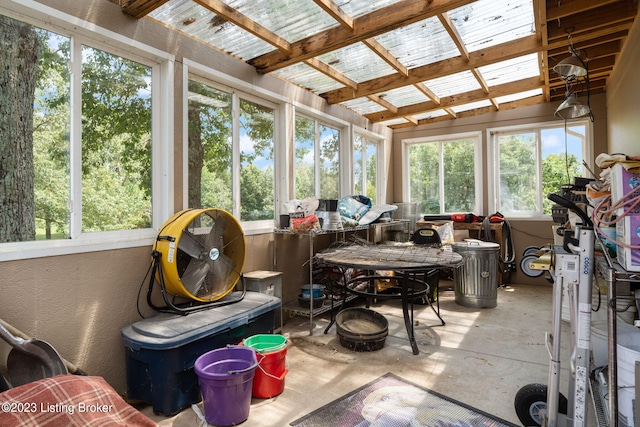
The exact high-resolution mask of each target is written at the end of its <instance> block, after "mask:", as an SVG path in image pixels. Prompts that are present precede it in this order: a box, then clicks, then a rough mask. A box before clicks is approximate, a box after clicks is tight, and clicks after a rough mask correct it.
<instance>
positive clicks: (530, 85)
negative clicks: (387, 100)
mask: <svg viewBox="0 0 640 427" xmlns="http://www.w3.org/2000/svg"><path fill="white" fill-rule="evenodd" d="M541 85H542V84H541V82H540V79H539V78H538V77H530V78H528V79H523V80H518V81H516V82H512V83H505V84H503V85H498V86H494V87H492V88H491V93H492V96H494V97H499V96H505V95H510V94H512V93H518V92H523V91H525V90H531V89H535V88H537V87H541ZM489 98H490V97H489V95H487V94H486V93H485V92H484V91H483V90H482V89H478V90H474V91H470V92H466V93H461V94H458V95H453V96H448V97H447V98H445V99H442V100H441V103H440V104H436V103H435V102H433V101H426V102H421V103H418V104H413V105H409V106H406V107H400V108H398V112H397V113H392V112H390V111H379V112H376V113H371V114H367V115H366V117H367V118H368V119H369V120H371V121H372V122H382V121H386V120H391V119H396V118H399V117H404V116H407V115H415V114H421V113H428V112H431V111H435V110H439V109H441V108H444V109H446V108H451V107H455V106H459V105H464V104H468V103H469V102H473V101H480V100H486V99H489Z"/></svg>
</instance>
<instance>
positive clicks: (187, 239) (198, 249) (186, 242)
mask: <svg viewBox="0 0 640 427" xmlns="http://www.w3.org/2000/svg"><path fill="white" fill-rule="evenodd" d="M178 249H180V250H181V251H183V252H185V253H186V254H188V255H189V256H190V257H191V258H195V259H202V254H203V253H206V252H207V249H206V248H205V247H204V246H203V245H202V243H200V242H199V241H198V239H197V238H196V236H194V235H193V234H192V233H191V232H190V231H189V230H182V237H181V238H180V242H178Z"/></svg>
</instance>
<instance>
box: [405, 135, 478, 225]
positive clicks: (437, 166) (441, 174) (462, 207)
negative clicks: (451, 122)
mask: <svg viewBox="0 0 640 427" xmlns="http://www.w3.org/2000/svg"><path fill="white" fill-rule="evenodd" d="M404 150H405V152H404V159H405V160H404V161H405V163H406V167H405V177H404V179H405V181H406V182H407V183H408V193H409V194H408V195H406V197H405V200H408V201H410V202H417V203H418V210H419V211H420V213H422V214H444V213H455V212H479V211H480V210H481V207H480V200H481V193H480V188H481V186H480V182H479V177H478V167H479V163H478V159H479V158H480V155H479V152H480V134H478V133H473V134H465V135H454V136H449V137H437V138H428V139H427V138H420V139H415V140H406V141H404Z"/></svg>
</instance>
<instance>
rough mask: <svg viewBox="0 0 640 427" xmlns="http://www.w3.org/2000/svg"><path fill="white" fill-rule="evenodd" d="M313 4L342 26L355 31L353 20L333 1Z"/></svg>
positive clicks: (314, 0) (318, 1)
mask: <svg viewBox="0 0 640 427" xmlns="http://www.w3.org/2000/svg"><path fill="white" fill-rule="evenodd" d="M313 2H314V3H315V4H317V5H318V6H320V7H321V8H322V9H323V10H324V11H325V12H327V13H328V14H329V15H331V16H332V17H333V19H335V20H336V21H338V22H339V23H340V25H342V26H343V27H345V28H348V29H349V30H351V31H353V18H352V17H350V16H349V15H348V14H346V13H345V12H344V11H343V10H342V9H340V6H338V5H337V4H335V3H334V2H333V0H313Z"/></svg>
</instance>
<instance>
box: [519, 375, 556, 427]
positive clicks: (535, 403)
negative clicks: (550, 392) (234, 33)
mask: <svg viewBox="0 0 640 427" xmlns="http://www.w3.org/2000/svg"><path fill="white" fill-rule="evenodd" d="M547 389H548V387H547V386H546V385H544V384H527V385H526V386H524V387H522V388H521V389H520V390H518V393H516V398H515V400H514V406H515V410H516V414H517V415H518V419H519V420H520V422H521V423H522V425H523V426H541V425H542V420H541V419H540V418H539V417H536V415H537V414H538V413H539V412H540V410H541V409H546V408H547ZM567 406H568V401H567V398H566V397H564V396H563V395H562V393H560V394H559V401H558V409H559V412H560V413H561V414H565V415H566V414H567ZM536 418H537V419H536Z"/></svg>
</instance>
